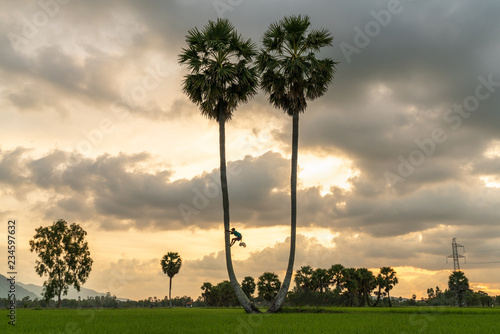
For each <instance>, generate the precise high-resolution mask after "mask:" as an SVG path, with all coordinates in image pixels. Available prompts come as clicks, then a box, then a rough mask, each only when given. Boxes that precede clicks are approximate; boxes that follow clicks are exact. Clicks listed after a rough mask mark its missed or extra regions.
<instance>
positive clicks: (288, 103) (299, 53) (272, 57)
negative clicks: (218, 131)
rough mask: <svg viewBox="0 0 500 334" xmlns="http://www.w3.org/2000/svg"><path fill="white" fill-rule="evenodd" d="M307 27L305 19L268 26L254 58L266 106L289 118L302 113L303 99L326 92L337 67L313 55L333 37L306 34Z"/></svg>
mask: <svg viewBox="0 0 500 334" xmlns="http://www.w3.org/2000/svg"><path fill="white" fill-rule="evenodd" d="M310 24H311V23H310V21H309V17H308V16H307V15H306V16H301V15H298V16H289V17H285V18H283V19H282V20H281V21H279V22H277V23H273V24H271V26H270V27H269V29H268V30H267V31H266V33H265V34H264V38H263V45H264V48H263V49H262V50H261V52H260V54H259V56H258V58H257V64H258V67H259V71H260V72H261V73H262V77H261V86H262V89H263V90H264V91H265V92H266V93H267V94H269V102H271V103H272V104H273V105H274V106H275V107H276V108H279V109H282V110H283V111H284V112H286V113H288V114H289V115H290V116H292V115H293V114H294V113H300V112H304V110H305V109H306V107H307V102H306V99H309V100H313V99H315V98H318V97H320V96H322V95H323V94H324V93H325V92H326V90H327V89H328V84H329V83H330V82H331V81H332V80H333V75H334V73H335V64H337V63H336V62H334V61H333V60H332V59H330V58H324V59H317V58H316V54H315V53H316V52H319V51H320V50H321V48H323V47H326V46H331V45H332V41H333V37H331V35H330V33H329V32H328V31H327V30H326V29H320V30H311V31H310V32H309V33H308V34H307V30H308V28H309V25H310Z"/></svg>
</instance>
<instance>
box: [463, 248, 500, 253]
mask: <svg viewBox="0 0 500 334" xmlns="http://www.w3.org/2000/svg"><path fill="white" fill-rule="evenodd" d="M498 251H500V249H489V250H478V251H475V250H473V251H469V252H467V253H488V252H498ZM464 253H465V251H464Z"/></svg>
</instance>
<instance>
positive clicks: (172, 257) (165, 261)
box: [161, 252, 182, 307]
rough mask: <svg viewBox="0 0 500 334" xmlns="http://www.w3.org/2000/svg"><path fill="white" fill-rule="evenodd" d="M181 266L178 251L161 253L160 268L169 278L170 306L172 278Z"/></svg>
mask: <svg viewBox="0 0 500 334" xmlns="http://www.w3.org/2000/svg"><path fill="white" fill-rule="evenodd" d="M181 266H182V259H181V256H180V255H179V253H176V252H168V253H167V254H166V255H163V258H162V259H161V269H162V270H163V273H164V274H167V276H168V277H169V278H170V284H169V288H168V299H169V300H170V307H172V278H173V277H174V276H175V275H177V274H178V273H179V270H180V269H181Z"/></svg>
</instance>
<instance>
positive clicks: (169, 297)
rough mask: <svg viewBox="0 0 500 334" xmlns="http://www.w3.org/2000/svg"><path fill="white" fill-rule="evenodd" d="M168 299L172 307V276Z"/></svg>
mask: <svg viewBox="0 0 500 334" xmlns="http://www.w3.org/2000/svg"><path fill="white" fill-rule="evenodd" d="M168 301H169V302H170V308H172V277H170V284H169V286H168Z"/></svg>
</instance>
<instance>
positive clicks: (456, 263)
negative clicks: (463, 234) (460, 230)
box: [446, 238, 467, 271]
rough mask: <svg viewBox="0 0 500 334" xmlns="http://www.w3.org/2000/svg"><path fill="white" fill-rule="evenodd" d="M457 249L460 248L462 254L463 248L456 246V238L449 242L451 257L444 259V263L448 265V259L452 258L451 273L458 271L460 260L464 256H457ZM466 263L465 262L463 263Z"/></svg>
mask: <svg viewBox="0 0 500 334" xmlns="http://www.w3.org/2000/svg"><path fill="white" fill-rule="evenodd" d="M458 247H462V248H463V250H464V252H465V247H464V246H462V245H459V244H457V238H453V240H452V241H451V250H452V255H450V256H447V257H446V263H448V258H450V257H452V258H453V271H459V270H460V261H459V259H460V258H464V259H465V256H463V255H459V254H458ZM465 262H466V263H467V261H465Z"/></svg>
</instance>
